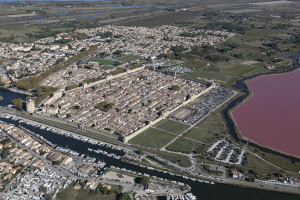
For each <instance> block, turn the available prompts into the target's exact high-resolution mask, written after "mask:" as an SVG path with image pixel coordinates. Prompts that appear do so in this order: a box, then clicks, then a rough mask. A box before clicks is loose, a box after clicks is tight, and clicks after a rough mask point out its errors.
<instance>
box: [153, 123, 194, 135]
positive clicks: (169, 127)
mask: <svg viewBox="0 0 300 200" xmlns="http://www.w3.org/2000/svg"><path fill="white" fill-rule="evenodd" d="M155 127H157V128H159V129H162V130H165V131H168V132H171V133H175V134H178V135H179V134H181V133H182V132H183V131H185V130H186V129H188V128H189V125H186V124H183V123H180V122H176V121H173V120H163V121H161V122H159V123H157V124H156V125H155Z"/></svg>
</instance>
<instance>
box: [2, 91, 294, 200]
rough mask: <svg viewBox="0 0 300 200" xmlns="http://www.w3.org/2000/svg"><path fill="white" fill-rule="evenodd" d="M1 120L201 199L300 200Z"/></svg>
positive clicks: (7, 95)
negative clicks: (191, 175)
mask: <svg viewBox="0 0 300 200" xmlns="http://www.w3.org/2000/svg"><path fill="white" fill-rule="evenodd" d="M0 95H1V96H3V98H4V99H3V101H2V104H1V105H2V106H6V105H8V104H10V101H11V99H13V98H24V97H25V96H24V95H20V94H17V93H14V92H11V91H6V90H0ZM0 120H2V121H5V122H7V123H11V124H15V125H16V126H19V125H22V126H23V127H25V128H27V129H28V130H30V131H33V132H35V133H37V134H39V135H41V136H43V137H44V138H45V139H47V140H48V141H50V142H51V143H53V144H56V145H58V146H61V147H64V148H69V149H71V150H74V151H77V152H78V153H81V154H86V155H90V156H92V157H95V158H97V159H99V160H104V161H105V162H106V163H107V167H109V166H111V165H113V166H116V167H119V168H126V169H130V170H132V171H136V172H140V173H146V174H150V175H151V176H156V177H160V178H164V179H169V180H174V181H179V182H182V183H185V184H188V185H190V186H191V187H192V191H191V192H192V193H193V194H194V195H196V196H197V198H198V199H212V200H214V199H233V200H235V199H236V200H240V199H243V200H260V199H261V200H269V199H270V200H271V199H272V200H277V199H278V200H282V199H288V200H294V199H295V200H296V199H299V196H298V195H292V194H287V193H279V192H272V191H266V190H259V189H252V188H242V187H237V186H233V185H227V184H219V183H216V184H214V185H211V184H206V183H200V182H198V181H192V180H187V179H184V178H182V177H179V176H173V175H170V174H165V173H163V172H158V171H155V170H149V169H146V168H142V167H140V166H137V165H132V164H129V163H125V162H122V161H121V160H118V159H114V158H112V157H107V156H105V155H102V154H96V153H94V152H90V151H88V150H87V149H88V148H92V149H102V150H104V151H107V152H108V153H114V154H116V155H122V154H123V153H122V152H121V151H117V150H112V149H110V148H107V147H105V146H98V145H92V144H89V143H86V142H83V141H80V140H76V139H73V138H70V137H66V136H64V135H58V134H55V133H53V132H51V131H47V130H46V129H40V128H38V127H34V126H31V125H27V124H25V123H19V122H18V121H14V120H11V119H5V118H0Z"/></svg>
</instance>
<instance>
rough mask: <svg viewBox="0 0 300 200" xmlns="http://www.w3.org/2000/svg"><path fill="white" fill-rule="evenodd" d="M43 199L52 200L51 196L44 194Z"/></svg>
mask: <svg viewBox="0 0 300 200" xmlns="http://www.w3.org/2000/svg"><path fill="white" fill-rule="evenodd" d="M44 198H45V199H46V200H51V199H52V196H51V194H45V196H44Z"/></svg>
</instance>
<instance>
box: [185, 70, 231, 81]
mask: <svg viewBox="0 0 300 200" xmlns="http://www.w3.org/2000/svg"><path fill="white" fill-rule="evenodd" d="M186 77H188V78H191V79H195V80H197V79H199V78H200V79H201V78H203V79H208V80H221V81H225V82H227V81H229V80H230V79H231V78H232V76H231V75H228V74H226V72H225V73H224V71H223V70H221V71H211V70H200V71H196V72H191V73H188V74H186Z"/></svg>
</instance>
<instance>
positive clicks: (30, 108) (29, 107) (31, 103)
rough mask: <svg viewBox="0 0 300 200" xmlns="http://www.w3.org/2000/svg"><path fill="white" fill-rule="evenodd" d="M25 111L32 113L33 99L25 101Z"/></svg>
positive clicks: (33, 109) (33, 108) (33, 107)
mask: <svg viewBox="0 0 300 200" xmlns="http://www.w3.org/2000/svg"><path fill="white" fill-rule="evenodd" d="M26 111H27V112H28V113H30V114H31V113H34V111H35V105H34V101H33V100H32V99H29V100H28V101H27V102H26Z"/></svg>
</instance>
